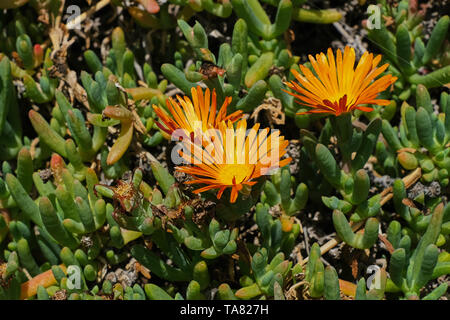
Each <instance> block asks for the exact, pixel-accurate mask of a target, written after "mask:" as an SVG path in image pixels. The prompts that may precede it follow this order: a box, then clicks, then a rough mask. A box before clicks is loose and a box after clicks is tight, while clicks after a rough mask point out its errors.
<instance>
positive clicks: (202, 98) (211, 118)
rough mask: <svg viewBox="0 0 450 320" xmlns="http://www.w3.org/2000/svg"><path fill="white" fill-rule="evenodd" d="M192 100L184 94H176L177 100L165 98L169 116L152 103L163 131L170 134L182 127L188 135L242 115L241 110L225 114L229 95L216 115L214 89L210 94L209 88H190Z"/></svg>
mask: <svg viewBox="0 0 450 320" xmlns="http://www.w3.org/2000/svg"><path fill="white" fill-rule="evenodd" d="M191 94H192V100H191V99H190V98H189V97H187V96H185V97H183V98H182V97H180V96H178V95H177V101H178V102H177V101H175V99H173V98H169V99H167V100H166V104H167V108H168V110H169V112H170V114H171V115H172V117H171V116H169V115H168V114H167V112H166V111H164V110H163V109H161V108H159V107H158V106H156V105H153V110H155V113H156V114H157V116H158V117H159V119H160V120H161V122H162V123H159V122H158V123H157V125H158V126H159V127H160V128H161V130H163V131H164V132H166V133H168V134H169V135H171V134H172V133H173V132H174V131H175V130H177V129H182V130H183V131H184V133H185V134H186V135H187V136H188V137H189V136H190V135H191V133H193V132H197V131H198V130H199V129H200V130H201V132H204V131H206V130H208V129H210V128H217V126H218V124H219V123H220V122H221V121H231V122H235V121H237V120H238V119H240V118H241V117H242V111H236V112H234V113H232V114H230V115H228V116H227V108H228V105H229V104H230V102H231V97H226V98H225V101H224V103H223V104H222V107H221V108H220V109H219V112H218V113H217V115H216V111H217V102H216V91H215V90H213V92H212V95H211V92H210V90H209V89H206V90H205V94H204V95H203V90H202V88H201V87H200V86H197V88H192V89H191Z"/></svg>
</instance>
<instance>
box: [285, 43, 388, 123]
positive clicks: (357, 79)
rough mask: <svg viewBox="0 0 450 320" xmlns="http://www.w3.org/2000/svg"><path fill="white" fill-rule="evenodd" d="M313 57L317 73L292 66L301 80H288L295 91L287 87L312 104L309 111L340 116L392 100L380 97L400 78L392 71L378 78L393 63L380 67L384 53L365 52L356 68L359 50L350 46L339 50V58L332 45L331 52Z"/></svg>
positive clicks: (309, 104) (312, 62)
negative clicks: (298, 69)
mask: <svg viewBox="0 0 450 320" xmlns="http://www.w3.org/2000/svg"><path fill="white" fill-rule="evenodd" d="M309 60H310V61H311V65H312V67H313V68H314V71H315V73H316V75H314V74H313V72H312V71H311V70H310V69H308V68H307V67H305V66H303V65H300V66H299V67H300V70H301V73H303V74H301V73H300V72H298V71H297V70H294V69H292V70H291V72H292V73H293V75H294V76H295V78H296V79H297V80H298V83H297V82H295V81H291V82H287V83H286V85H287V86H288V87H289V88H291V89H292V90H293V91H295V93H293V92H289V91H287V90H285V91H286V92H287V93H289V94H291V95H293V96H294V97H295V98H297V99H298V100H296V102H298V103H300V104H302V105H305V106H307V107H310V108H311V109H310V110H308V111H306V112H299V113H297V114H309V113H329V114H334V115H336V116H339V115H341V114H342V113H345V112H351V111H352V110H354V109H359V110H361V111H366V112H370V111H372V110H373V109H372V108H369V107H366V106H362V105H364V104H376V105H380V106H385V105H388V104H389V103H390V101H389V100H384V99H377V96H378V94H379V93H380V92H382V91H384V90H386V89H387V88H388V87H389V86H390V85H392V84H393V83H394V82H395V81H396V80H397V77H394V76H392V75H391V74H388V75H385V76H383V77H381V78H379V79H377V80H375V78H376V77H378V76H379V75H380V74H381V73H382V72H384V71H385V70H386V68H387V67H388V66H389V64H387V63H386V64H384V65H382V66H381V67H377V66H378V64H379V63H380V61H381V55H377V56H376V57H374V56H373V54H372V53H368V52H365V53H364V54H363V55H362V56H361V59H360V60H359V62H358V65H357V66H356V69H355V67H354V66H355V50H354V49H353V48H350V47H348V46H346V47H345V50H344V53H343V54H342V51H341V50H337V53H336V59H335V57H334V55H333V51H332V50H331V48H328V52H327V55H325V54H324V53H320V54H317V55H316V58H315V59H314V57H313V56H311V55H309Z"/></svg>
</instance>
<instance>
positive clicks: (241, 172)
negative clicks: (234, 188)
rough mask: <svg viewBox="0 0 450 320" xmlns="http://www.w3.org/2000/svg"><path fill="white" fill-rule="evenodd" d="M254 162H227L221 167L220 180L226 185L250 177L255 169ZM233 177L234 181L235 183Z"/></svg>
mask: <svg viewBox="0 0 450 320" xmlns="http://www.w3.org/2000/svg"><path fill="white" fill-rule="evenodd" d="M254 167H255V165H253V164H250V165H249V164H227V165H223V166H221V167H220V172H219V175H218V180H219V181H220V183H222V184H224V185H229V186H230V185H233V184H239V183H241V182H242V181H243V180H244V179H245V178H248V177H249V176H250V175H251V174H252V173H253V170H254ZM233 179H235V180H234V183H233Z"/></svg>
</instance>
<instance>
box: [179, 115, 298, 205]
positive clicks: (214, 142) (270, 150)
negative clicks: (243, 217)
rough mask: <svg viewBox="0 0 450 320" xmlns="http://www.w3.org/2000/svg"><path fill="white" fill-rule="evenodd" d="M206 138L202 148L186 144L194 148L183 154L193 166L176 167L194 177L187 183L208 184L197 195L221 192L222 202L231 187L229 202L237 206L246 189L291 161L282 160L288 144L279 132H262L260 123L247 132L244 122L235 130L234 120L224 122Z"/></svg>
mask: <svg viewBox="0 0 450 320" xmlns="http://www.w3.org/2000/svg"><path fill="white" fill-rule="evenodd" d="M205 137H206V140H207V141H206V142H204V143H202V144H201V145H199V144H196V143H192V142H191V141H190V140H187V141H185V142H183V144H186V145H188V146H189V147H192V149H189V148H188V152H185V153H183V152H182V154H181V156H182V157H183V158H184V159H185V160H186V161H187V162H188V163H190V164H191V165H190V166H179V167H176V170H177V171H180V172H184V173H187V174H189V175H191V176H192V177H193V180H191V181H188V182H186V183H188V184H204V185H205V186H204V187H201V188H199V189H197V190H195V191H194V192H195V193H200V192H204V191H207V190H211V189H219V190H218V192H217V199H220V198H221V196H222V194H223V192H224V191H225V189H227V188H231V195H230V202H231V203H234V202H235V201H236V199H237V197H238V193H239V191H241V190H242V189H243V188H245V190H246V191H249V189H250V187H251V186H253V185H254V184H256V183H257V181H255V180H256V179H257V178H259V177H261V176H262V175H266V174H268V173H270V171H271V170H272V169H275V168H279V167H283V166H285V165H286V164H288V163H289V162H290V161H291V158H286V159H281V157H282V156H283V155H284V154H285V153H286V150H285V149H286V147H287V145H288V143H289V142H288V141H287V140H285V139H284V137H282V136H280V132H279V130H275V131H273V132H271V134H270V135H269V128H267V129H264V130H259V124H255V125H254V126H253V128H251V129H250V130H248V132H247V121H246V120H245V119H241V120H239V122H237V124H236V129H234V127H233V124H232V122H231V121H228V122H227V123H225V122H221V123H220V124H219V126H218V129H216V130H209V131H208V133H205ZM190 150H193V151H190ZM192 159H194V160H192ZM243 191H244V190H243Z"/></svg>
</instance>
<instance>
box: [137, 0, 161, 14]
mask: <svg viewBox="0 0 450 320" xmlns="http://www.w3.org/2000/svg"><path fill="white" fill-rule="evenodd" d="M139 2H140V3H141V4H142V5H143V6H144V8H145V10H147V11H148V12H149V13H153V14H155V13H158V12H159V9H160V8H159V4H158V2H156V0H139Z"/></svg>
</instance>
